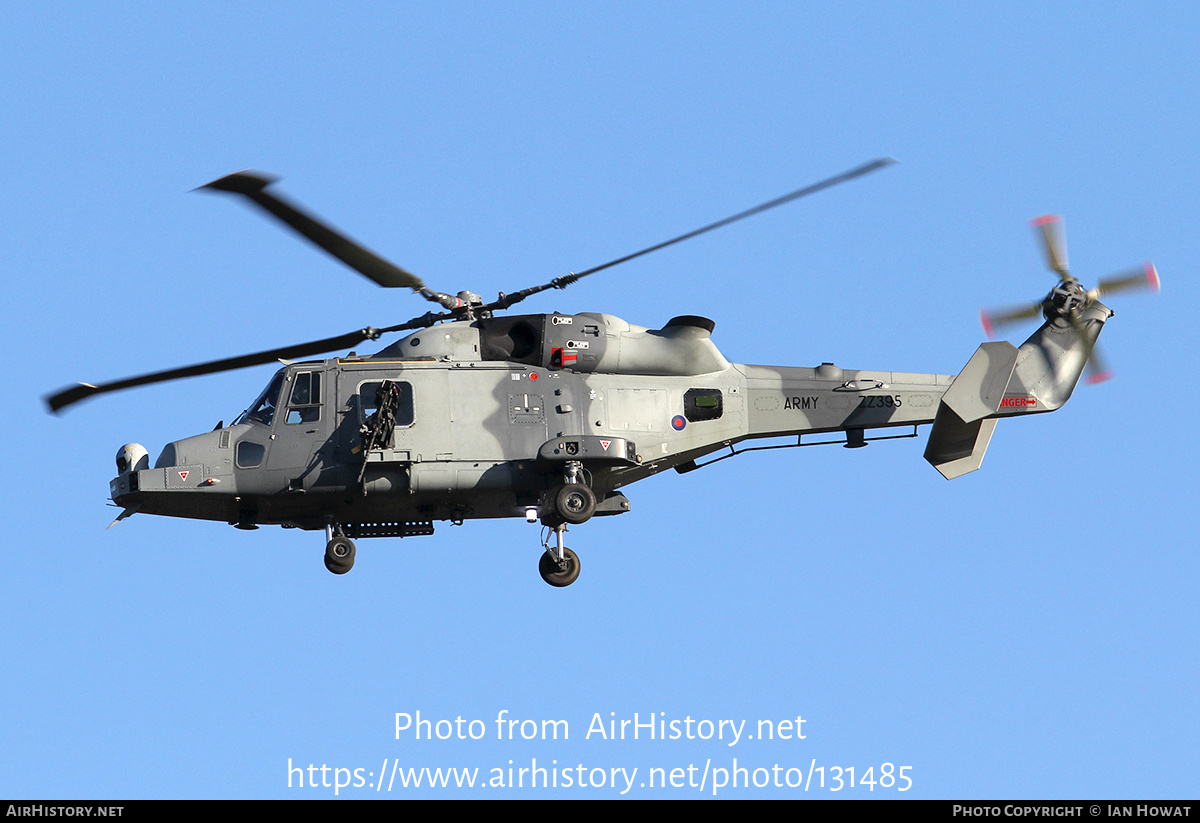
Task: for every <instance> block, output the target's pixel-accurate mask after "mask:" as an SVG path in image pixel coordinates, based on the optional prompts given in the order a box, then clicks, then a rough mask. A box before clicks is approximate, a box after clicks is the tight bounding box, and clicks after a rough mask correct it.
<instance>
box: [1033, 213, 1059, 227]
mask: <svg viewBox="0 0 1200 823" xmlns="http://www.w3.org/2000/svg"><path fill="white" fill-rule="evenodd" d="M1061 222H1062V218H1061V217H1059V216H1058V215H1057V214H1043V215H1042V216H1041V217H1035V218H1033V219H1032V220H1030V221H1029V225H1031V226H1044V225H1046V224H1047V223H1061Z"/></svg>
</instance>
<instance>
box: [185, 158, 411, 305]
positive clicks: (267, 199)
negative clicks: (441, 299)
mask: <svg viewBox="0 0 1200 823" xmlns="http://www.w3.org/2000/svg"><path fill="white" fill-rule="evenodd" d="M276 179H277V178H275V177H271V176H269V175H265V174H263V173H262V172H256V171H251V170H246V171H239V172H234V173H233V174H227V175H225V176H224V177H222V178H220V179H219V180H214V181H212V182H211V183H206V184H205V185H203V186H201V187H200V188H202V189H213V190H214V191H225V192H232V193H233V194H240V195H242V196H243V197H245V198H246V199H248V200H249V201H250V202H251V203H254V204H255V205H257V206H258V207H259V208H261V209H263V210H264V211H266V212H267V213H268V214H270V215H272V216H274V217H275V218H277V219H279V220H281V221H282V222H283V223H285V224H286V225H288V226H290V227H291V228H292V229H294V230H295V231H296V232H298V233H299V234H300V235H301V236H303V237H304V238H305V239H307V240H308V241H310V242H311V243H313V244H314V245H316V246H318V247H319V248H321V249H324V250H325V251H326V252H328V253H329V254H330V255H332V256H333V257H336V258H337V259H338V260H341V261H342V262H343V263H345V264H346V265H347V266H349V267H350V268H352V269H354V270H355V271H356V272H358V273H359V274H362V275H364V276H366V277H368V278H370V279H371V280H374V281H375V282H376V283H378V284H379V285H381V286H385V287H388V288H409V289H412V290H413V291H416V292H420V291H421V290H422V289H425V284H424V283H423V282H422V281H421V278H419V277H417V276H416V275H415V274H412V273H411V272H407V271H405V270H404V269H402V268H400V267H399V266H397V265H396V264H395V263H391V262H389V261H387V260H384V259H383V258H382V257H380V256H379V255H377V254H375V253H374V252H373V251H370V250H369V249H367V248H366V247H364V246H363V245H361V244H360V243H357V242H355V241H354V240H351V239H350V238H349V237H346V236H345V235H344V234H341V233H340V232H338V231H336V230H335V229H334V228H333V227H331V226H329V225H327V224H325V223H324V222H322V221H321V220H320V219H319V218H317V217H315V216H313V215H311V214H308V213H306V212H304V211H303V210H301V209H300V208H299V207H298V206H295V205H293V204H292V203H289V202H288V201H286V200H284V199H283V198H282V197H279V196H277V195H275V194H272V193H271V192H268V191H267V190H266V189H267V186H269V185H271V184H272V183H274V182H275V181H276Z"/></svg>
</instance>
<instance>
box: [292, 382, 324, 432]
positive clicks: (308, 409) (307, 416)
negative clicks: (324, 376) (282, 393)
mask: <svg viewBox="0 0 1200 823" xmlns="http://www.w3.org/2000/svg"><path fill="white" fill-rule="evenodd" d="M320 419H321V373H320V372H307V371H306V372H300V373H299V374H297V375H296V378H295V381H294V382H293V383H292V399H291V402H290V403H288V414H287V422H288V423H289V424H293V423H316V422H317V421H318V420H320Z"/></svg>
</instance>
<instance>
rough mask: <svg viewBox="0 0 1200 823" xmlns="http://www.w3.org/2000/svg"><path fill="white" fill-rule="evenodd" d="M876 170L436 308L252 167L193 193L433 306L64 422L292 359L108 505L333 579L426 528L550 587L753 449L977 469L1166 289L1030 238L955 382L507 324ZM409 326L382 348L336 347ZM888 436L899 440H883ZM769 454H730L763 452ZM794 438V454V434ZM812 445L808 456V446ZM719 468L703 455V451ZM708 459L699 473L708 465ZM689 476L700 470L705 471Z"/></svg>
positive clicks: (581, 327) (142, 471)
mask: <svg viewBox="0 0 1200 823" xmlns="http://www.w3.org/2000/svg"><path fill="white" fill-rule="evenodd" d="M891 162H894V161H892V160H890V159H884V160H876V161H873V162H871V163H866V164H864V165H862V166H858V167H856V168H854V169H851V170H849V171H847V172H844V173H842V174H839V175H836V176H834V177H830V178H828V179H825V180H822V181H820V182H818V183H814V184H812V185H810V186H806V187H805V188H802V189H799V190H797V191H794V192H791V193H790V194H787V195H784V196H783V197H779V198H776V199H775V200H771V201H769V202H767V203H763V204H761V205H759V206H756V207H754V208H752V209H748V210H746V211H743V212H739V213H738V214H735V215H733V216H731V217H727V218H725V219H724V220H719V221H717V222H715V223H711V224H709V225H707V226H703V227H701V228H699V229H696V230H694V231H691V232H688V233H686V234H683V235H680V236H678V237H675V238H672V239H670V240H667V241H665V242H662V243H658V244H656V245H654V246H650V247H648V248H646V249H642V250H641V251H638V252H635V253H633V254H629V255H626V256H624V257H621V258H618V259H616V260H612V261H610V262H608V263H605V264H603V265H600V266H596V267H595V268H591V269H588V270H586V271H582V272H578V273H570V274H567V275H565V276H562V277H556V278H554V279H553V280H551V281H550V282H548V283H544V284H541V285H538V286H533V287H531V288H526V289H523V290H521V291H518V292H515V293H513V294H504V293H501V294H500V295H499V296H498V297H497V299H496V300H494V301H492V302H487V303H485V302H484V301H483V300H482V299H481V298H480V297H479V295H477V294H474V293H471V292H468V291H463V292H459V293H458V294H457V295H456V296H451V295H448V294H443V293H440V292H434V291H432V290H430V289H429V288H427V287H426V285H425V284H424V283H423V282H422V281H421V279H420V278H418V277H417V276H415V275H413V274H411V273H409V272H407V271H405V270H404V269H401V268H400V267H398V266H396V265H394V264H393V263H390V262H388V261H387V260H384V259H383V258H381V257H379V256H378V255H376V254H374V253H373V252H371V251H368V250H367V249H366V248H364V247H363V246H361V245H359V244H358V243H356V242H354V241H353V240H350V239H349V238H348V237H346V236H344V235H342V234H340V233H339V232H337V231H335V230H334V229H332V228H331V227H330V226H328V225H327V224H325V223H324V222H322V221H321V220H319V219H317V218H316V217H314V216H312V215H310V214H308V213H306V212H305V211H303V210H302V209H300V208H298V207H297V206H295V205H293V204H291V203H289V202H287V201H286V200H284V199H283V198H281V197H279V196H278V195H276V194H273V193H272V192H270V191H268V188H269V187H270V185H271V184H272V183H273V182H274V179H273V178H271V177H268V176H265V175H263V174H260V173H257V172H250V171H242V172H237V173H235V174H231V175H228V176H226V177H222V178H220V179H219V180H216V181H214V182H212V183H209V184H207V185H206V186H203V187H201V188H203V189H207V190H210V191H217V192H226V193H232V194H236V195H239V196H241V197H243V198H245V199H246V200H248V201H249V202H250V203H253V204H254V205H255V206H257V207H259V208H261V209H263V210H264V211H266V212H267V213H268V214H270V215H272V216H273V217H275V218H277V219H278V220H280V221H282V222H283V223H284V224H285V225H287V226H289V227H290V228H292V229H293V230H295V231H296V232H298V233H299V234H300V235H301V236H303V237H304V238H306V239H308V240H309V241H311V242H312V243H314V244H316V245H317V246H318V247H320V248H321V249H324V250H325V251H326V252H328V253H329V254H330V255H332V256H333V257H335V258H337V259H338V260H340V261H342V262H343V263H345V264H346V265H348V266H349V267H350V268H352V269H354V270H356V271H358V272H359V273H361V274H363V275H365V276H366V277H368V278H370V279H371V280H373V281H374V282H376V283H378V284H379V285H380V286H385V287H390V288H401V287H402V288H409V289H412V290H413V291H415V292H416V293H417V294H419V295H421V296H422V297H424V298H425V299H426V300H429V301H431V302H433V303H436V304H437V305H438V306H439V307H440V308H441V309H442V311H437V312H434V311H430V312H428V313H426V314H424V315H422V316H420V317H417V318H414V319H412V320H409V321H408V322H406V323H401V324H399V325H396V326H390V327H387V328H382V329H376V328H372V327H367V328H364V329H359V330H358V331H355V332H351V333H349V334H345V335H341V336H339V337H331V338H327V339H325V340H317V341H313V342H310V343H303V344H299V345H295V346H286V347H283V348H279V349H273V350H271V351H264V352H259V353H256V354H248V355H243V356H240V357H231V358H228V359H224V360H217V361H213V362H208V363H201V364H198V365H194V366H188V367H185V368H180V369H171V370H168V371H162V372H156V373H154V374H147V375H142V376H140V377H134V378H130V379H126V380H119V381H115V382H111V383H105V384H86V383H81V384H77V385H75V386H73V387H70V388H67V389H64V390H62V391H60V392H57V393H55V394H53V395H50V396H48V397H47V398H46V402H47V404H48V406H49V407H50V409H51V410H52V411H54V412H57V411H59V410H61V409H63V408H65V407H67V406H69V405H71V404H73V403H77V402H79V401H80V400H83V399H85V398H88V397H91V396H93V395H96V394H101V393H105V392H112V391H117V390H120V389H127V388H132V387H134V386H142V385H146V384H149V383H157V382H162V381H166V380H175V379H178V378H183V377H195V376H198V375H203V374H211V373H215V372H220V371H226V370H230V369H239V368H244V367H248V366H253V365H259V364H264V363H271V362H275V361H282V362H283V363H284V365H283V367H282V368H280V369H279V370H278V371H277V372H276V373H275V374H274V376H273V377H272V378H271V380H270V381H269V382H268V384H267V386H266V388H265V389H264V390H263V392H262V393H261V394H260V395H259V396H258V398H257V399H256V400H255V401H254V402H253V403H252V404H251V405H250V406H249V408H247V409H246V411H244V412H243V413H242V414H241V416H239V417H238V418H237V420H235V421H234V422H233V424H232V425H229V426H224V425H221V424H218V427H217V428H215V429H214V430H213V431H211V432H208V433H206V434H200V435H197V436H195V437H187V438H184V439H182V440H177V441H175V442H174V443H170V444H168V445H167V446H166V447H165V448H164V449H163V451H162V453H161V454H160V455H159V457H158V460H157V461H156V462H155V464H154V467H153V468H151V467H150V458H149V453H148V452H147V450H146V449H145V448H144V447H143V446H141V445H139V444H137V443H130V444H127V445H125V446H123V447H122V448H121V449H120V451H119V452H118V453H117V476H116V477H115V478H114V479H113V480H112V481H111V482H110V484H109V489H110V493H111V496H112V500H113V502H114V503H115V504H116V505H117V506H119V507H121V508H122V509H123V511H122V512H121V514H120V515H119V516H118V517H117V519H116V520H114V521H113V522H114V524H115V523H116V522H118V521H120V520H123V519H125V518H126V517H129V516H130V515H132V514H135V513H139V512H140V513H145V514H160V515H169V516H172V517H186V518H196V519H202V520H216V521H224V522H228V523H230V524H231V525H233V526H236V527H237V528H241V529H256V528H258V527H259V526H260V525H268V524H275V525H280V526H284V527H293V528H300V529H306V530H314V531H315V530H324V531H325V537H326V547H325V565H326V567H327V568H328V569H329V570H330V571H331V572H333V573H335V574H344V573H345V572H347V571H349V570H350V568H351V567H352V566H353V564H354V558H355V544H354V542H353V541H354V540H355V539H360V538H366V537H412V536H416V535H426V534H432V533H433V524H434V522H435V521H446V520H449V521H451V522H453V523H455V524H461V523H462V522H463V521H466V520H472V519H476V518H485V517H489V518H491V517H520V518H524V519H526V520H528V521H530V522H537V521H539V520H540V521H541V523H542V524H543V526H545V527H546V528H545V529H544V539H543V541H542V548H543V551H542V553H541V556H540V560H539V570H540V572H541V575H542V577H543V578H544V579H545V581H546V582H547V583H549V584H550V585H552V586H568V585H570V584H571V583H573V582H574V581H575V579H576V578H577V577H578V576H579V568H580V562H579V558H578V557H577V556H576V554H575V553H574V552H573V551H572V550H571V549H569V548H567V547H566V546H565V545H564V542H563V535H564V532H566V530H567V527H568V526H569V525H570V526H574V525H578V524H581V523H585V522H586V521H588V520H589V519H590V518H592V517H598V516H608V515H616V514H622V513H624V512H627V511H629V508H630V503H629V500H628V498H626V497H625V495H624V494H623V493H622V491H621V489H623V488H625V487H626V486H628V485H630V484H631V483H634V482H635V481H638V480H641V479H643V478H645V477H649V476H650V475H653V474H657V473H659V472H662V471H666V470H667V469H674V470H676V471H677V472H681V473H683V472H690V471H693V470H695V469H698V468H702V467H704V466H708V465H711V464H712V463H715V462H718V461H720V460H724V459H726V458H728V457H732V456H734V455H737V454H742V453H745V452H749V451H757V450H763V449H778V448H796V447H800V446H809V445H822V444H835V443H838V444H841V445H843V446H845V447H847V448H857V447H861V446H865V445H866V444H867V443H868V442H870V441H873V440H887V439H895V438H903V437H916V436H917V427H918V426H920V425H922V424H932V429H931V431H930V433H929V440H928V443H927V445H926V448H925V459H926V460H928V461H929V462H930V463H931V464H933V466H934V467H935V468H936V469H937V470H938V471H939V472H941V473H942V474H943V475H944V476H945V477H946V478H947V479H953V478H956V477H959V476H961V475H963V474H966V473H968V472H971V471H974V470H976V469H978V468H979V466H980V464H981V463H982V461H983V457H984V453H985V452H986V450H987V446H988V442H989V441H990V439H991V436H992V431H993V429H994V428H995V426H996V422H997V421H998V420H1000V419H1002V418H1006V417H1015V416H1020V415H1027V414H1037V413H1042V412H1049V411H1054V410H1055V409H1057V408H1059V407H1060V406H1062V405H1063V404H1064V403H1065V402H1066V401H1067V399H1068V398H1069V397H1070V396H1071V392H1072V391H1073V390H1074V388H1075V385H1076V383H1077V382H1078V381H1079V379H1080V377H1081V375H1082V374H1083V372H1084V369H1085V366H1087V365H1088V364H1089V363H1090V364H1091V368H1092V369H1093V372H1094V374H1095V375H1096V376H1103V373H1104V371H1105V370H1104V369H1102V368H1099V367H1098V366H1097V363H1098V359H1099V358H1098V355H1097V352H1096V350H1095V345H1096V338H1097V336H1098V335H1099V334H1100V331H1101V329H1102V327H1103V325H1104V323H1105V322H1106V321H1107V320H1108V318H1109V317H1111V316H1112V311H1111V310H1110V309H1109V308H1108V307H1106V306H1105V305H1103V304H1102V303H1100V302H1099V297H1100V296H1101V295H1105V294H1108V293H1111V292H1114V291H1119V290H1124V289H1132V288H1135V287H1152V288H1157V287H1158V276H1157V273H1156V272H1155V270H1154V267H1153V266H1152V265H1151V264H1149V263H1147V264H1146V265H1145V266H1144V267H1142V268H1140V269H1138V270H1137V271H1136V272H1134V273H1130V274H1125V275H1121V276H1118V277H1114V278H1109V279H1106V280H1101V281H1100V283H1099V285H1098V286H1097V287H1096V288H1095V289H1092V290H1090V291H1089V290H1087V289H1085V288H1084V287H1083V286H1082V285H1081V284H1080V283H1079V282H1078V281H1077V280H1076V279H1075V278H1074V277H1072V276H1071V275H1070V274H1069V272H1068V269H1067V263H1066V251H1065V243H1064V242H1063V236H1062V224H1061V221H1059V220H1058V219H1057V218H1054V217H1045V218H1039V220H1037V221H1034V222H1035V225H1036V227H1037V229H1038V231H1039V233H1040V236H1041V239H1042V244H1043V246H1044V249H1045V252H1046V256H1047V261H1048V264H1049V267H1050V269H1051V270H1052V271H1054V272H1055V273H1056V274H1057V275H1058V276H1059V283H1058V284H1057V285H1056V286H1055V287H1054V288H1053V289H1052V290H1051V291H1050V293H1049V294H1048V295H1047V296H1046V297H1045V298H1043V299H1042V300H1039V301H1035V302H1033V303H1030V304H1026V305H1022V306H1019V307H1016V308H1012V309H1006V310H1003V311H1000V312H984V313H983V315H981V317H982V320H983V323H984V327H985V329H986V330H987V331H988V332H989V334H990V333H991V332H992V331H993V330H994V329H996V328H998V327H1000V326H1002V325H1004V324H1008V323H1012V322H1016V321H1020V320H1025V319H1031V318H1035V317H1037V316H1039V315H1041V316H1042V317H1043V318H1044V322H1043V323H1042V325H1041V327H1040V328H1038V329H1037V331H1035V332H1034V333H1033V334H1032V335H1031V336H1030V337H1029V338H1028V339H1027V340H1026V341H1025V342H1024V343H1023V344H1022V345H1021V346H1020V347H1019V348H1018V347H1016V346H1014V345H1012V344H1011V343H1008V342H1003V341H998V342H988V343H984V344H982V345H981V346H980V347H979V349H978V350H977V351H976V352H975V354H974V355H973V356H972V357H971V358H970V360H969V361H968V362H967V364H966V366H965V367H964V368H963V370H962V371H961V372H959V373H958V375H946V374H912V373H905V372H891V371H855V370H849V369H842V368H840V367H838V366H835V365H834V364H833V363H822V364H821V365H819V366H817V367H815V368H805V367H793V366H751V365H742V364H737V363H730V362H729V361H728V360H726V359H725V357H724V356H722V354H721V352H720V351H719V350H718V349H717V347H716V345H715V344H714V343H713V341H712V331H713V322H712V321H711V320H708V319H706V318H704V317H697V316H693V315H683V316H679V317H675V318H672V319H671V320H669V321H668V322H667V323H666V325H665V326H663V327H662V328H661V329H649V328H646V327H643V326H636V325H633V324H631V323H627V322H625V321H624V320H622V319H620V318H617V317H613V316H612V315H608V314H598V313H591V312H584V313H580V314H559V313H554V314H525V315H499V312H501V311H502V310H504V309H508V308H509V307H511V306H513V305H514V304H516V303H518V302H520V301H522V300H524V299H525V298H527V297H529V296H531V295H534V294H537V293H539V292H542V291H546V290H547V289H551V288H558V289H562V288H566V287H567V286H569V285H571V284H572V283H574V282H576V281H578V280H579V279H581V278H583V277H586V276H588V275H591V274H595V273H597V272H600V271H603V270H604V269H608V268H610V267H612V266H616V265H617V264H619V263H623V262H626V261H628V260H632V259H634V258H636V257H640V256H642V255H644V254H648V253H650V252H652V251H656V250H658V249H662V248H665V247H667V246H670V245H672V244H674V243H678V242H681V241H683V240H686V239H689V238H691V237H695V236H697V235H700V234H703V233H705V232H708V231H712V230H713V229H716V228H719V227H721V226H725V225H728V224H730V223H733V222H736V221H738V220H742V219H744V218H746V217H750V216H751V215H754V214H758V213H760V212H763V211H766V210H767V209H771V208H775V207H777V206H780V205H783V204H784V203H787V202H790V201H793V200H796V199H798V198H800V197H804V196H807V195H809V194H813V193H815V192H818V191H820V190H822V189H826V188H829V187H830V186H833V185H837V184H839V183H843V182H846V181H848V180H852V179H854V178H857V177H860V176H862V175H865V174H867V173H869V172H873V171H875V170H877V169H880V168H882V167H884V166H886V165H888V164H889V163H891ZM402 331H407V332H410V334H408V335H407V336H405V337H403V338H401V339H400V340H398V341H396V342H394V343H392V344H391V345H389V346H387V347H386V348H384V349H382V350H381V351H379V352H377V353H376V354H372V355H358V354H356V353H355V352H353V351H351V352H350V353H349V354H347V355H344V356H342V357H337V358H334V359H330V360H321V361H311V362H294V361H296V360H299V359H301V358H306V357H310V356H312V355H315V354H319V353H325V352H331V351H340V350H346V349H350V348H351V347H353V346H355V345H357V344H359V343H361V342H363V341H366V340H375V339H377V338H378V337H380V336H381V335H383V334H387V333H392V332H402ZM897 429H905V430H908V429H911V431H905V432H904V433H900V434H896V433H889V432H894V431H895V430H897ZM782 437H788V438H792V437H794V438H795V442H794V443H793V442H787V443H783V444H774V445H760V446H746V447H741V448H739V445H740V444H742V443H744V442H746V441H750V440H759V439H764V438H782ZM806 438H808V439H806ZM814 438H815V439H814ZM725 450H728V451H727V453H724V454H721V455H719V456H712V455H716V453H717V452H723V451H725ZM704 458H708V459H707V460H704ZM702 460H703V462H700V461H702Z"/></svg>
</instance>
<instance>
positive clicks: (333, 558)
mask: <svg viewBox="0 0 1200 823" xmlns="http://www.w3.org/2000/svg"><path fill="white" fill-rule="evenodd" d="M325 568H327V569H329V570H330V571H331V572H333V573H334V574H345V573H346V572H348V571H350V570H351V569H352V568H354V541H353V540H351V539H350V538H349V537H341V536H338V537H335V538H333V539H332V540H330V541H329V542H328V543H327V544H326V545H325Z"/></svg>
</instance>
